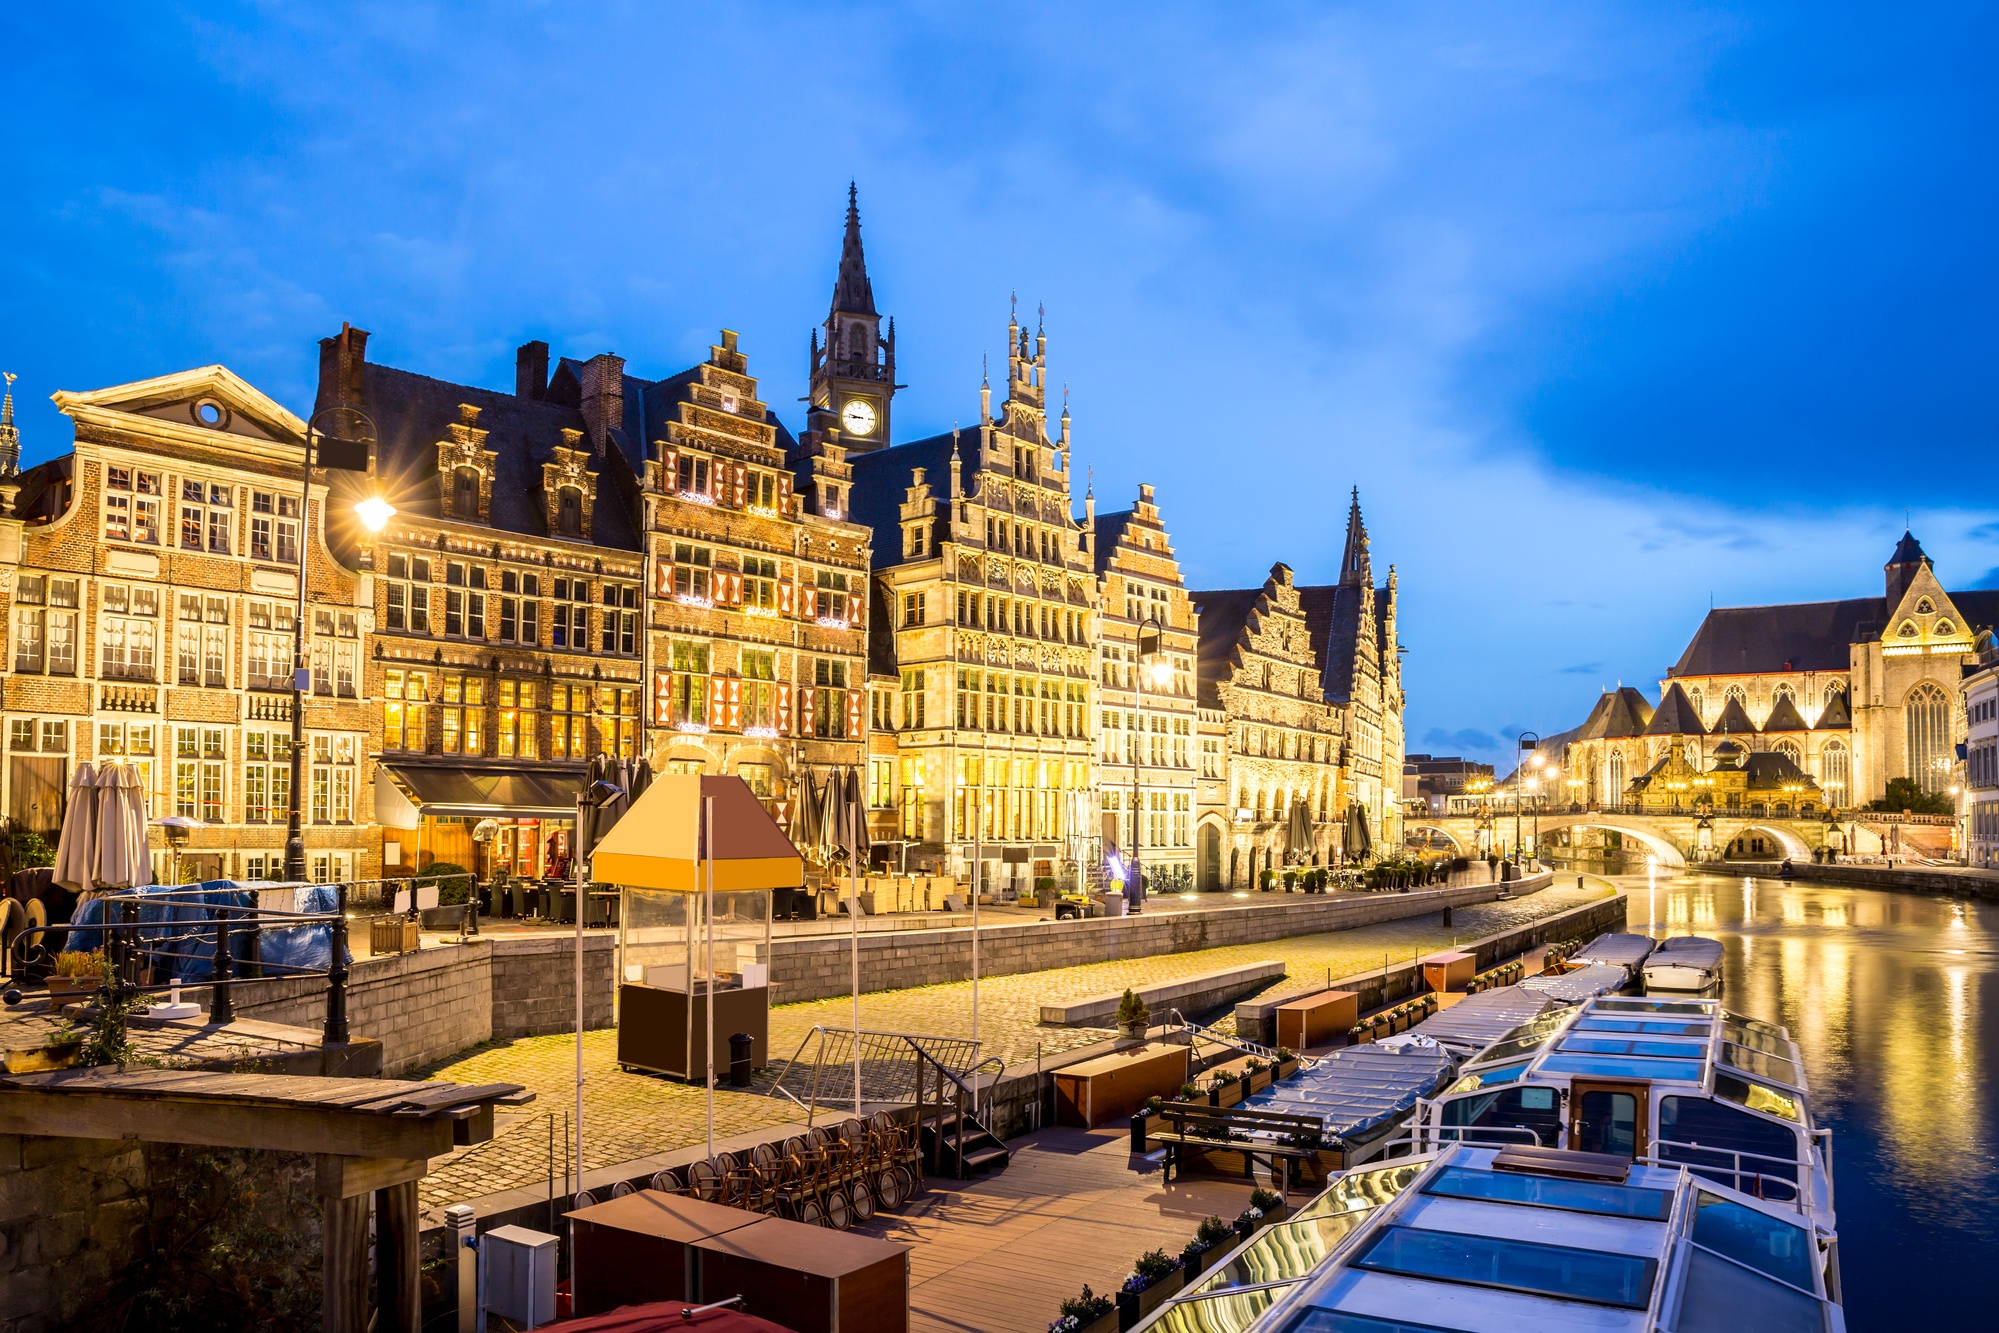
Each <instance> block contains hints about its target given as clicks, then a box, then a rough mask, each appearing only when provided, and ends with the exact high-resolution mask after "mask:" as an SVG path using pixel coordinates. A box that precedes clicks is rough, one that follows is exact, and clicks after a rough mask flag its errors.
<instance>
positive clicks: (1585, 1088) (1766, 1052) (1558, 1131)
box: [1411, 995, 1833, 1235]
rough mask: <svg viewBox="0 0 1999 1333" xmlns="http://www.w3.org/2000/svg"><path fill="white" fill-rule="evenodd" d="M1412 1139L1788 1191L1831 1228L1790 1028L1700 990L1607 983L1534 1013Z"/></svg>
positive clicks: (1420, 1121)
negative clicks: (1650, 990)
mask: <svg viewBox="0 0 1999 1333" xmlns="http://www.w3.org/2000/svg"><path fill="white" fill-rule="evenodd" d="M1411 1125H1412V1131H1413V1133H1414V1135H1415V1138H1416V1141H1417V1143H1418V1145H1419V1146H1422V1147H1430V1146H1435V1145H1437V1144H1440V1143H1447V1142H1456V1141H1464V1142H1472V1143H1485V1144H1491V1145H1497V1146H1505V1145H1509V1144H1522V1145H1526V1146H1531V1147H1536V1148H1566V1149H1572V1150H1576V1151H1581V1152H1591V1153H1611V1154H1615V1155H1618V1156H1620V1157H1626V1158H1631V1159H1634V1160H1638V1161H1644V1162H1653V1163H1656V1164H1658V1165H1661V1166H1676V1165H1684V1166H1686V1167H1687V1169H1688V1170H1690V1171H1691V1172H1693V1173H1694V1174H1695V1175H1697V1176H1700V1177H1702V1178H1703V1179H1706V1180H1710V1181H1713V1182H1715V1183H1717V1184H1722V1185H1728V1186H1730V1187H1732V1188H1735V1189H1739V1190H1742V1191H1744V1192H1746V1193H1749V1194H1752V1195H1755V1196H1756V1197H1758V1198H1763V1199H1768V1200H1770V1201H1772V1202H1775V1203H1780V1204H1787V1205H1790V1206H1792V1207H1794V1208H1795V1209H1797V1210H1798V1212H1800V1213H1801V1214H1802V1215H1803V1216H1805V1217H1806V1218H1808V1219H1809V1220H1810V1221H1811V1222H1812V1224H1813V1225H1814V1226H1815V1227H1817V1228H1819V1229H1820V1230H1822V1231H1823V1232H1824V1233H1825V1234H1827V1235H1831V1234H1832V1231H1833V1200H1832V1176H1831V1171H1830V1166H1831V1131H1829V1130H1825V1129H1821V1128H1819V1127H1818V1126H1817V1125H1816V1124H1815V1123H1814V1121H1813V1118H1812V1103H1811V1096H1810V1092H1809V1090H1808V1089H1807V1087H1806V1085H1805V1074H1804V1064H1803V1061H1802V1060H1801V1059H1800V1058H1799V1055H1798V1048H1797V1047H1796V1046H1795V1045H1794V1044H1793V1043H1792V1041H1791V1038H1790V1034H1789V1033H1788V1032H1786V1031H1785V1030H1784V1029H1783V1028H1781V1027H1779V1026H1777V1025H1776V1024H1773V1023H1765V1022H1763V1021H1761V1020H1759V1019H1754V1018H1747V1017H1744V1016H1742V1015H1740V1014H1733V1013H1729V1012H1728V1011H1727V1010H1725V1009H1723V1008H1722V1007H1721V1004H1720V1002H1719V1001H1716V1000H1713V999H1701V998H1693V997H1689V998H1665V997H1651V996H1647V997H1638V996H1623V995H1616V996H1604V997H1601V998H1598V999H1594V1000H1590V1001H1588V1002H1587V1003H1585V1004H1582V1005H1578V1006H1576V1007H1573V1008H1567V1009H1553V1010H1550V1011H1548V1012H1547V1013H1544V1014H1542V1015H1541V1016H1539V1017H1538V1018H1534V1019H1530V1020H1529V1021H1527V1022H1526V1023H1523V1024H1522V1025H1520V1026H1519V1027H1518V1028H1515V1029H1514V1030H1513V1031H1512V1032H1511V1033H1509V1034H1508V1035H1507V1036H1505V1037H1503V1038H1501V1039H1500V1040H1498V1041H1496V1042H1494V1043H1493V1044H1492V1045H1490V1046H1488V1047H1487V1048H1486V1049H1485V1050H1483V1051H1481V1052H1480V1053H1479V1054H1478V1056H1477V1057H1476V1058H1475V1059H1472V1060H1469V1061H1467V1062H1466V1063H1465V1064H1464V1065H1463V1066H1461V1067H1460V1068H1459V1070H1458V1077H1457V1079H1456V1080H1455V1081H1454V1082H1452V1083H1451V1085H1450V1086H1449V1087H1448V1088H1446V1089H1445V1091H1444V1092H1443V1093H1441V1094H1439V1095H1438V1097H1437V1098H1436V1099H1435V1100H1433V1101H1426V1102H1424V1103H1422V1104H1420V1105H1419V1106H1418V1107H1417V1110H1416V1115H1415V1116H1414V1118H1413V1119H1412V1122H1411Z"/></svg>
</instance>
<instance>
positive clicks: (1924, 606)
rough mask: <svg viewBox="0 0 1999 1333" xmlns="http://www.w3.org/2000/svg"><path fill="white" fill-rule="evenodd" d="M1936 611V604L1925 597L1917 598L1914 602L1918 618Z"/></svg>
mask: <svg viewBox="0 0 1999 1333" xmlns="http://www.w3.org/2000/svg"><path fill="white" fill-rule="evenodd" d="M1936 609H1937V606H1936V603H1935V602H1932V601H1931V600H1930V599H1929V598H1927V597H1923V598H1919V599H1917V601H1916V614H1917V615H1919V616H1927V615H1932V614H1934V613H1935V612H1936Z"/></svg>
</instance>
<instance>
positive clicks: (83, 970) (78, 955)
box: [48, 949, 104, 1010]
mask: <svg viewBox="0 0 1999 1333" xmlns="http://www.w3.org/2000/svg"><path fill="white" fill-rule="evenodd" d="M103 985H104V950H102V949H92V950H90V951H88V952H84V951H82V950H79V949H65V950H63V951H62V952H61V953H59V954H57V955H56V961H55V971H54V972H52V973H50V974H49V979H48V986H49V1008H50V1009H52V1010H57V1009H61V1008H62V1007H63V1006H64V1005H65V1004H68V1003H69V1002H70V1001H71V1000H80V999H83V998H84V997H86V996H90V995H95V994H96V993H97V992H98V991H99V990H100V989H101V988H102V987H103Z"/></svg>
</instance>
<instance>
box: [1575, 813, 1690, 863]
mask: <svg viewBox="0 0 1999 1333" xmlns="http://www.w3.org/2000/svg"><path fill="white" fill-rule="evenodd" d="M1541 828H1542V831H1544V832H1545V831H1547V830H1549V829H1558V828H1593V829H1603V830H1605V831H1606V832H1610V833H1621V834H1623V835H1624V836H1625V837H1627V838H1633V839H1636V840H1637V841H1638V842H1639V843H1642V844H1643V845H1644V847H1645V850H1646V851H1648V852H1650V853H1651V854H1652V855H1653V857H1655V858H1656V859H1657V860H1658V862H1659V864H1660V865H1662V866H1670V867H1672V868H1674V869H1679V868H1681V867H1683V866H1685V865H1686V863H1687V857H1686V853H1685V852H1683V851H1681V850H1680V848H1679V847H1678V846H1677V845H1676V844H1675V843H1674V842H1673V840H1672V839H1670V838H1668V837H1666V836H1665V835H1663V834H1661V833H1657V832H1655V831H1653V830H1652V829H1649V828H1646V827H1644V825H1642V824H1641V823H1639V822H1638V821H1637V820H1635V819H1623V818H1620V817H1618V816H1616V815H1589V814H1583V815H1570V814H1544V815H1542V816H1541Z"/></svg>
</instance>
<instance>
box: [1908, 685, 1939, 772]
mask: <svg viewBox="0 0 1999 1333" xmlns="http://www.w3.org/2000/svg"><path fill="white" fill-rule="evenodd" d="M1903 724H1904V726H1905V727H1906V728H1907V730H1908V737H1909V776H1910V777H1912V778H1914V779H1915V780H1916V785H1917V786H1919V787H1921V788H1922V789H1923V790H1924V791H1942V790H1943V789H1944V784H1945V783H1946V781H1947V780H1948V779H1949V777H1950V749H1951V746H1950V701H1949V700H1948V699H1946V698H1945V697H1944V693H1943V691H1942V690H1940V689H1938V688H1937V687H1936V686H1935V685H1933V684H1931V683H1930V682H1929V681H1924V682H1923V683H1922V684H1920V685H1918V686H1916V688H1915V689H1913V690H1911V691H1909V701H1908V703H1907V704H1906V705H1905V706H1904V708H1903Z"/></svg>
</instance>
